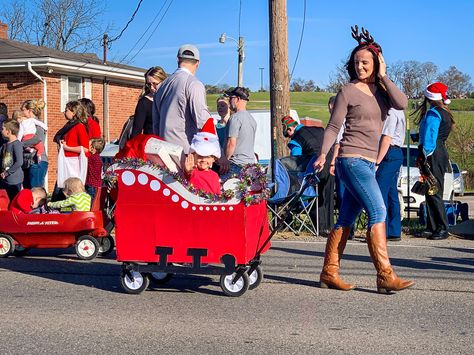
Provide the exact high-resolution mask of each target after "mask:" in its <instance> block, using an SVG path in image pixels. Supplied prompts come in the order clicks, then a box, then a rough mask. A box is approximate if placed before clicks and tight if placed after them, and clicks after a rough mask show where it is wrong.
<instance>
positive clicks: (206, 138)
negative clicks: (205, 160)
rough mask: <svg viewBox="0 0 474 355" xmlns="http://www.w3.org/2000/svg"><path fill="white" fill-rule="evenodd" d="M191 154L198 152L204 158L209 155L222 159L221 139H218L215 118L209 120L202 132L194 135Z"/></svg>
mask: <svg viewBox="0 0 474 355" xmlns="http://www.w3.org/2000/svg"><path fill="white" fill-rule="evenodd" d="M189 152H190V153H194V152H196V153H197V154H199V155H201V156H203V157H207V156H209V155H213V156H215V157H216V158H220V157H221V146H220V145H219V137H217V132H216V126H214V119H213V118H209V119H208V120H207V121H206V123H205V124H204V126H202V129H201V132H198V133H196V134H195V135H194V137H193V140H192V141H191V147H190V149H189Z"/></svg>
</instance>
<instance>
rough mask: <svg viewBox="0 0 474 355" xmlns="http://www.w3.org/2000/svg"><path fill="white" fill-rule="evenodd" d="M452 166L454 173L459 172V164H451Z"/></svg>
mask: <svg viewBox="0 0 474 355" xmlns="http://www.w3.org/2000/svg"><path fill="white" fill-rule="evenodd" d="M451 166H452V167H453V173H455V174H459V167H458V164H454V163H453V164H451Z"/></svg>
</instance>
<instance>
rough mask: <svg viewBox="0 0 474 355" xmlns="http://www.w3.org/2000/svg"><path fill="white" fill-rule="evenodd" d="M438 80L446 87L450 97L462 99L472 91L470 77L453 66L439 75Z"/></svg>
mask: <svg viewBox="0 0 474 355" xmlns="http://www.w3.org/2000/svg"><path fill="white" fill-rule="evenodd" d="M438 80H439V81H442V82H443V83H445V84H446V85H448V88H449V90H448V92H449V94H450V95H451V96H452V97H463V96H464V95H468V94H469V92H470V91H471V90H472V85H471V77H470V76H469V75H468V74H464V73H463V72H461V71H460V70H458V68H456V67H455V66H451V67H449V68H448V70H446V71H445V72H443V73H441V74H440V76H439V77H438Z"/></svg>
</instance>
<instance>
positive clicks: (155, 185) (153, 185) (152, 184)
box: [150, 180, 161, 191]
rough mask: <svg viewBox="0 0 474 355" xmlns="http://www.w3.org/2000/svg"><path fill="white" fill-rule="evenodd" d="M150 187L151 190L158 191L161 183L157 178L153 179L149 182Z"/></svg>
mask: <svg viewBox="0 0 474 355" xmlns="http://www.w3.org/2000/svg"><path fill="white" fill-rule="evenodd" d="M150 189H152V190H153V191H158V190H159V189H161V184H160V182H159V181H158V180H153V181H152V182H150Z"/></svg>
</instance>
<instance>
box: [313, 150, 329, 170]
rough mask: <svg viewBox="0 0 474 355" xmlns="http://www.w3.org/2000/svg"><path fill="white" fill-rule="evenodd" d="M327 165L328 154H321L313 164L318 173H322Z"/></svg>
mask: <svg viewBox="0 0 474 355" xmlns="http://www.w3.org/2000/svg"><path fill="white" fill-rule="evenodd" d="M325 163H326V154H321V155H320V156H319V157H318V159H316V161H315V162H314V163H313V168H314V170H315V171H316V172H318V173H319V172H320V171H321V170H323V168H324V164H325Z"/></svg>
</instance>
